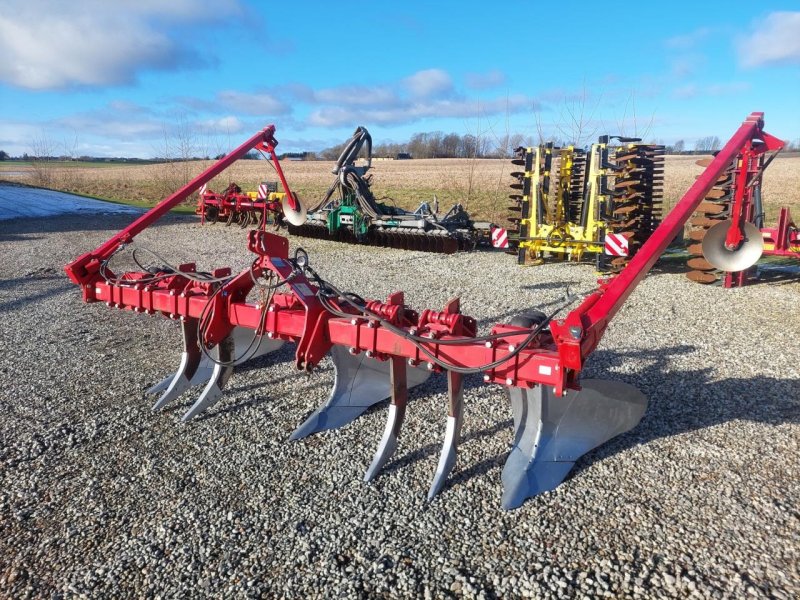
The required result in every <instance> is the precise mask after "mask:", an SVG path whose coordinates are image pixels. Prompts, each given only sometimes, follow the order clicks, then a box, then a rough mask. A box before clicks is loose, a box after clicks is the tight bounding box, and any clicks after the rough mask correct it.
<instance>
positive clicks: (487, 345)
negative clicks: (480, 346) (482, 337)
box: [484, 342, 492, 348]
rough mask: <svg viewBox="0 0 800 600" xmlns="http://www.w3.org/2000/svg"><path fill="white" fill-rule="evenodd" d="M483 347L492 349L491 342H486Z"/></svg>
mask: <svg viewBox="0 0 800 600" xmlns="http://www.w3.org/2000/svg"><path fill="white" fill-rule="evenodd" d="M484 346H486V347H487V348H491V347H492V342H486V343H485V344H484Z"/></svg>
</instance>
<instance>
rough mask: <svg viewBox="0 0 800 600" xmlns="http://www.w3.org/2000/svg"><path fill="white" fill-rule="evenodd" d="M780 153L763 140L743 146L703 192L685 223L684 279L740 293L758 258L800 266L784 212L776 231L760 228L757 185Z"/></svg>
mask: <svg viewBox="0 0 800 600" xmlns="http://www.w3.org/2000/svg"><path fill="white" fill-rule="evenodd" d="M782 148H783V142H781V141H780V140H777V139H775V138H773V137H771V136H768V135H765V136H764V138H763V139H762V140H761V141H760V143H756V142H752V141H751V142H750V143H748V144H745V146H744V147H742V148H741V149H740V151H739V153H738V155H737V157H736V159H735V160H734V161H733V162H731V164H730V165H729V166H728V168H727V169H726V170H725V171H724V172H723V173H722V174H721V175H720V177H719V178H718V179H717V181H716V182H715V183H714V186H713V187H712V188H711V189H710V190H709V191H708V192H707V194H706V196H705V198H704V200H703V202H701V203H700V205H699V206H698V208H697V210H696V211H695V213H694V214H693V215H692V218H691V219H690V220H689V225H690V230H689V232H688V235H689V239H690V240H691V242H690V245H689V254H690V255H693V256H692V258H690V259H689V261H688V263H687V265H688V267H689V268H690V271H689V272H688V273H687V274H686V276H687V277H688V278H689V279H691V280H692V281H696V282H698V283H714V282H716V281H719V280H720V279H721V280H722V285H723V286H724V287H726V288H731V287H739V286H742V285H745V284H747V282H748V280H749V279H750V274H751V271H752V269H750V268H749V267H750V266H751V265H752V264H755V262H756V261H757V260H758V259H759V258H760V257H761V256H762V255H764V256H775V257H780V258H784V259H797V260H800V230H799V229H798V227H797V225H796V224H795V223H794V222H793V221H792V217H791V214H790V213H789V209H788V208H781V209H780V214H779V216H778V223H777V225H776V226H775V227H765V226H764V207H763V204H762V201H761V180H762V176H763V173H764V170H765V169H766V168H767V166H769V164H770V163H771V162H772V160H774V158H775V157H776V156H777V154H778V153H779V152H780V151H781V150H782ZM706 163H707V159H702V160H700V161H698V164H700V165H705V164H706Z"/></svg>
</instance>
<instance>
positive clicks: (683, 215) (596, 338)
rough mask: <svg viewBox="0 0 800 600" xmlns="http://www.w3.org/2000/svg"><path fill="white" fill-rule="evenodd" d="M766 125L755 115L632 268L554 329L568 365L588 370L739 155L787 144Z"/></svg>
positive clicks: (733, 138)
mask: <svg viewBox="0 0 800 600" xmlns="http://www.w3.org/2000/svg"><path fill="white" fill-rule="evenodd" d="M763 127H764V113H761V112H754V113H751V114H750V116H749V117H747V119H745V121H744V123H742V125H741V126H740V127H739V129H738V130H737V131H736V133H734V134H733V137H731V139H730V140H729V141H728V143H727V144H725V146H724V147H723V148H722V150H720V151H719V153H718V154H717V156H716V157H715V158H714V160H712V161H711V164H709V165H708V167H707V168H706V169H705V171H703V173H702V174H701V175H700V177H698V178H697V180H696V181H695V182H694V183H693V184H692V186H691V187H690V188H689V189H688V191H687V192H686V193H685V194H684V195H683V197H682V198H681V200H680V201H679V202H678V203H677V204H676V205H675V207H674V208H673V209H672V210H671V211H670V212H669V214H668V215H667V217H666V218H665V219H664V220H663V221H662V223H661V225H659V226H658V227H657V228H656V230H655V231H654V232H653V234H652V235H651V236H650V238H649V239H648V240H647V241H646V242H645V243H644V244H643V245H642V247H641V248H640V249H639V251H638V252H637V253H636V255H635V256H634V257H633V258H632V259H631V261H630V262H629V263H628V264H627V266H626V267H625V268H624V269H623V270H622V271H621V272H620V273H619V274H618V275H617V276H616V277H614V278H613V279H612V280H611V281H610V283H608V284H606V285H602V286H601V289H600V290H599V291H597V292H595V293H594V294H592V295H590V296H588V297H587V298H586V299H585V300H584V301H583V303H582V304H581V305H580V306H579V307H577V308H576V309H575V310H573V311H572V312H571V313H569V315H568V316H567V318H566V319H564V321H559V322H556V323H552V324H551V326H550V329H551V331H553V335H554V337H555V338H556V343H557V344H558V345H559V352H560V354H561V357H562V359H563V361H564V365H565V366H566V367H568V368H570V369H576V370H579V369H581V368H582V366H583V361H584V360H585V358H586V357H587V356H588V355H589V354H591V352H592V351H593V350H594V349H595V348H596V347H597V345H598V344H599V343H600V339H601V338H602V335H603V332H604V331H605V329H606V327H608V324H609V322H610V321H611V319H613V318H614V315H616V314H617V311H619V309H620V308H621V307H622V305H623V304H624V302H625V300H627V298H628V296H630V295H631V294H632V293H633V290H634V289H636V286H637V285H638V284H639V282H640V281H641V280H642V279H644V277H645V276H646V275H647V273H648V272H649V271H650V269H651V268H652V267H653V265H654V264H655V262H656V261H657V260H658V258H659V257H660V256H661V255H662V254H663V252H664V250H666V248H667V246H669V244H670V243H671V242H672V240H674V239H675V236H677V235H678V233H679V232H680V230H681V229H682V228H683V226H684V224H685V223H686V221H687V220H688V219H689V218H690V217H691V215H692V213H693V212H694V211H695V210H696V209H697V206H698V205H699V204H700V202H702V201H703V199H704V198H705V197H706V194H708V192H709V190H711V188H712V187H713V186H714V184H715V183H716V181H717V179H719V177H720V175H722V173H723V172H724V171H725V170H726V169H727V168H728V166H729V165H730V164H731V163H732V162H733V161H734V160H736V158H737V157H738V155H739V153H741V152H742V150H743V149H745V148H749V147H750V145H751V143H752V141H753V140H754V139H759V140H762V141H764V142H765V144H766V146H767V148H768V149H770V150H773V149H774V150H777V149H778V148H780V147H782V146H783V142H782V141H780V140H778V139H777V138H775V137H773V136H771V135H769V134H768V133H766V132H765V131H763Z"/></svg>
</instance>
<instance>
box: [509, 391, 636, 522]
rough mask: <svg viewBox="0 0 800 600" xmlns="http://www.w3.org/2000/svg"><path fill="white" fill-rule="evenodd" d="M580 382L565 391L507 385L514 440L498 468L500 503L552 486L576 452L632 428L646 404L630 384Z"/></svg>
mask: <svg viewBox="0 0 800 600" xmlns="http://www.w3.org/2000/svg"><path fill="white" fill-rule="evenodd" d="M581 386H582V389H581V390H580V391H575V390H568V391H567V393H566V395H565V396H564V397H557V396H555V394H554V393H553V391H552V389H551V388H549V387H545V386H541V385H539V386H536V387H535V388H533V389H523V388H514V387H512V388H508V396H509V399H510V400H511V408H512V411H513V414H514V445H513V447H512V449H511V453H510V454H509V456H508V459H507V460H506V464H505V466H504V467H503V473H502V481H503V499H502V506H503V508H504V509H506V510H510V509H513V508H517V507H518V506H520V505H521V504H522V503H523V502H524V501H525V500H526V499H527V498H531V497H533V496H536V495H538V494H541V493H543V492H547V491H550V490H552V489H555V488H556V487H557V486H558V485H559V484H560V483H561V482H562V481H563V480H564V478H565V477H566V476H567V474H568V473H569V472H570V470H572V467H573V465H574V464H575V461H576V460H577V459H578V458H579V457H580V456H582V455H583V454H585V453H586V452H589V451H590V450H591V449H593V448H596V447H597V446H599V445H600V444H602V443H604V442H606V441H608V440H610V439H611V438H613V437H615V436H617V435H619V434H621V433H624V432H626V431H629V430H630V429H632V428H634V427H635V426H636V425H637V424H638V423H639V421H640V420H641V419H642V416H643V415H644V412H645V410H646V408H647V398H646V397H645V396H644V394H642V393H641V392H640V391H639V390H637V389H636V388H635V387H633V386H630V385H627V384H624V383H620V382H615V381H603V380H599V379H588V380H584V381H582V382H581Z"/></svg>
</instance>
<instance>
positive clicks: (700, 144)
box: [694, 135, 720, 153]
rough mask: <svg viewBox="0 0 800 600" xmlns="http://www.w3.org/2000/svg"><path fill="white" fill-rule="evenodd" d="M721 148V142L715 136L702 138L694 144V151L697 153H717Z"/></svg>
mask: <svg viewBox="0 0 800 600" xmlns="http://www.w3.org/2000/svg"><path fill="white" fill-rule="evenodd" d="M719 147H720V141H719V138H718V137H717V136H715V135H709V136H706V137H701V138H699V139H698V140H697V141H696V142H695V143H694V149H695V151H696V152H709V153H710V152H716V151H717V150H719Z"/></svg>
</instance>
